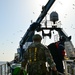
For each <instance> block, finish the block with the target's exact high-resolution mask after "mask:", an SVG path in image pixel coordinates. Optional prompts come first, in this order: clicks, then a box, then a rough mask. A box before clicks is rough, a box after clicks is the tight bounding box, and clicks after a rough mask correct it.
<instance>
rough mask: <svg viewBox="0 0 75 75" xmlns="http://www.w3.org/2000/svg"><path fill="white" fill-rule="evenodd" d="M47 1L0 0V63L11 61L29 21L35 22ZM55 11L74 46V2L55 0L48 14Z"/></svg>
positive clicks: (72, 0) (73, 0)
mask: <svg viewBox="0 0 75 75" xmlns="http://www.w3.org/2000/svg"><path fill="white" fill-rule="evenodd" d="M47 1H48V0H0V61H11V60H13V58H14V53H16V52H17V48H18V46H19V42H20V40H21V38H22V37H23V35H24V34H25V32H26V30H27V29H28V27H29V25H30V24H31V20H33V22H35V21H36V19H37V18H38V16H39V15H40V12H41V7H42V5H45V4H46V3H47ZM52 11H56V12H58V14H59V20H60V21H61V23H62V27H63V30H64V31H65V32H66V33H67V35H68V36H70V35H71V36H72V39H71V41H72V43H73V45H74V46H75V19H74V18H75V0H56V2H55V3H54V4H53V6H52V7H51V9H50V11H49V13H51V12H52Z"/></svg>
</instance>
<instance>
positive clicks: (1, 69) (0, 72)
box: [0, 63, 8, 75]
mask: <svg viewBox="0 0 75 75" xmlns="http://www.w3.org/2000/svg"><path fill="white" fill-rule="evenodd" d="M7 71H8V69H7V64H6V63H3V64H0V75H8V74H7Z"/></svg>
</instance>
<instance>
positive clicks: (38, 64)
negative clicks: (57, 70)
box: [22, 42, 55, 75]
mask: <svg viewBox="0 0 75 75" xmlns="http://www.w3.org/2000/svg"><path fill="white" fill-rule="evenodd" d="M46 62H48V63H49V65H50V67H54V66H55V63H54V61H53V59H52V56H51V54H50V52H49V50H48V49H47V48H46V47H45V46H44V45H42V44H41V43H40V42H33V43H32V44H31V45H30V46H29V47H28V49H27V50H26V52H25V53H24V61H23V62H22V67H25V66H26V64H27V72H28V75H47V69H46V64H45V63H46Z"/></svg>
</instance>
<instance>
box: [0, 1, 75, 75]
mask: <svg viewBox="0 0 75 75" xmlns="http://www.w3.org/2000/svg"><path fill="white" fill-rule="evenodd" d="M54 2H55V0H48V2H47V4H46V5H45V6H43V7H42V11H41V14H40V15H39V17H38V18H37V20H36V21H35V22H34V23H32V24H31V25H30V27H29V28H28V29H27V31H26V33H25V34H24V36H23V37H22V39H21V41H20V43H19V48H18V49H17V54H16V55H15V56H17V57H18V58H19V62H18V63H16V64H15V63H14V62H13V61H11V62H9V63H10V67H9V66H8V65H7V63H5V64H1V65H0V67H1V70H0V71H1V72H0V73H1V74H0V75H8V74H11V75H12V72H13V71H12V70H14V69H15V68H16V67H21V64H20V63H21V62H22V59H23V53H24V50H26V49H27V47H28V46H29V45H30V44H31V43H32V39H31V38H32V37H33V35H34V34H35V31H36V32H40V31H41V32H42V37H43V38H44V37H45V36H48V37H49V38H51V31H53V30H55V31H56V32H58V35H59V37H60V36H64V37H65V38H66V42H65V49H66V54H67V58H69V59H67V60H64V61H63V64H64V73H65V75H75V60H74V59H75V52H74V46H73V44H72V42H71V36H69V37H68V36H67V35H66V33H65V32H64V30H63V28H61V26H59V18H58V13H57V12H55V11H52V12H51V13H50V22H51V23H50V27H48V26H47V22H48V20H47V19H45V21H44V22H43V23H42V21H43V19H44V18H45V17H46V14H47V12H48V11H49V9H50V8H51V6H52V5H53V3H54ZM44 30H49V33H45V32H44ZM4 65H5V66H4ZM2 66H4V70H5V71H4V72H3V68H2ZM9 69H10V71H9ZM7 73H8V74H7ZM59 73H60V72H59ZM60 74H61V75H64V74H62V73H60Z"/></svg>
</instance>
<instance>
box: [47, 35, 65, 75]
mask: <svg viewBox="0 0 75 75" xmlns="http://www.w3.org/2000/svg"><path fill="white" fill-rule="evenodd" d="M65 41H66V38H65V37H63V36H61V37H60V38H59V41H57V42H55V43H51V44H49V45H48V49H49V50H50V52H51V54H52V57H53V60H54V62H55V63H56V68H57V70H58V71H59V72H60V73H62V74H64V67H63V62H62V61H63V60H64V57H65V48H64V42H65ZM59 75H61V74H59Z"/></svg>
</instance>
